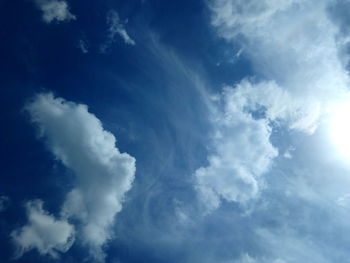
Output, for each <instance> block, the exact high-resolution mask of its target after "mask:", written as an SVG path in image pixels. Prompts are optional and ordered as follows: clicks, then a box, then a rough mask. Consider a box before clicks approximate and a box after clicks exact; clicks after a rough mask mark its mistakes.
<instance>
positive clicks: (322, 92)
mask: <svg viewBox="0 0 350 263" xmlns="http://www.w3.org/2000/svg"><path fill="white" fill-rule="evenodd" d="M330 3H331V1H327V0H325V1H321V2H320V1H305V0H288V1H275V0H263V1H256V0H251V1H231V0H213V1H211V5H210V7H211V10H212V25H213V26H214V27H215V28H216V29H217V32H218V34H219V35H220V36H221V37H223V38H224V39H226V40H227V41H231V42H235V43H240V44H241V45H242V48H244V50H245V54H246V55H247V56H248V57H249V58H250V60H251V62H252V65H253V67H254V70H255V72H256V74H257V75H259V76H260V77H262V78H265V79H266V80H273V81H275V82H276V83H277V85H279V86H280V87H281V88H282V89H283V90H284V91H285V92H287V93H288V94H289V97H290V98H289V99H288V103H289V104H292V105H295V106H296V107H294V109H293V108H291V109H288V110H289V111H290V110H294V111H295V112H299V113H302V114H303V115H304V116H303V117H302V118H301V119H300V120H299V121H297V120H295V123H294V128H298V129H300V130H308V131H310V132H313V131H314V130H315V127H316V126H317V122H318V120H319V118H320V116H322V114H323V113H324V112H325V111H326V110H327V107H328V106H329V105H328V104H329V101H331V100H334V99H337V98H339V97H342V96H343V95H344V93H346V92H347V90H346V89H347V86H348V84H349V79H348V75H347V71H346V69H345V66H344V64H343V62H342V61H341V60H340V59H339V55H340V54H339V52H340V50H342V45H343V41H340V38H339V29H338V28H337V27H336V26H335V25H334V24H333V23H332V21H331V20H330V19H329V14H328V13H327V9H328V6H329V4H330ZM270 97H272V96H271V95H270ZM307 105H308V106H307ZM300 106H303V107H300ZM307 116H309V117H307Z"/></svg>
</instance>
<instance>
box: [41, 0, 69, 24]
mask: <svg viewBox="0 0 350 263" xmlns="http://www.w3.org/2000/svg"><path fill="white" fill-rule="evenodd" d="M34 2H35V4H36V5H37V7H38V8H39V9H40V10H41V11H42V13H43V20H44V21H45V22H46V23H51V22H53V21H55V20H56V21H57V22H63V21H70V20H75V19H76V17H75V15H73V14H72V13H71V12H70V11H69V8H68V4H67V2H66V1H63V0H34Z"/></svg>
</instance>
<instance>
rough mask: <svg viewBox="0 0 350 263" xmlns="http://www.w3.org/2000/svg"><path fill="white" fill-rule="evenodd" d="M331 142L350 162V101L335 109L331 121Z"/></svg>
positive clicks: (340, 104)
mask: <svg viewBox="0 0 350 263" xmlns="http://www.w3.org/2000/svg"><path fill="white" fill-rule="evenodd" d="M330 130H331V140H332V141H333V143H334V144H335V146H336V147H337V149H338V150H339V152H340V153H341V154H342V155H343V156H344V157H346V158H347V159H348V160H350V101H346V102H342V103H339V104H338V105H337V106H336V107H334V109H333V111H332V114H331V119H330Z"/></svg>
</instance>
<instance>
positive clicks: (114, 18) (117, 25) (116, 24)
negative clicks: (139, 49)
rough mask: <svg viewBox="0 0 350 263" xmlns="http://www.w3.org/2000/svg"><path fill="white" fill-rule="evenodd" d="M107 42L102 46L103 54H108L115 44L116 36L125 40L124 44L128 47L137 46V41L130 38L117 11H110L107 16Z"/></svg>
mask: <svg viewBox="0 0 350 263" xmlns="http://www.w3.org/2000/svg"><path fill="white" fill-rule="evenodd" d="M106 21H107V26H108V28H107V32H108V35H107V40H106V42H105V43H104V44H103V45H101V47H100V50H101V52H102V53H104V52H106V50H107V49H108V48H109V47H110V46H111V45H112V44H113V42H114V41H115V38H116V36H119V37H121V38H122V39H123V41H124V43H125V44H127V45H135V44H136V43H135V41H134V40H133V39H132V38H131V37H130V36H129V34H128V32H127V31H126V29H125V23H123V22H122V21H120V18H119V15H118V13H117V12H116V11H113V10H111V11H109V12H108V14H107V18H106Z"/></svg>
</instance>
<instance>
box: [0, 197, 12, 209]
mask: <svg viewBox="0 0 350 263" xmlns="http://www.w3.org/2000/svg"><path fill="white" fill-rule="evenodd" d="M9 202H10V198H9V197H8V196H5V195H2V196H0V212H2V211H4V210H5V209H6V208H7V206H8V205H9Z"/></svg>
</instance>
